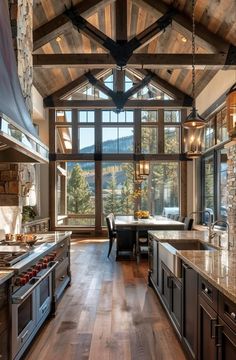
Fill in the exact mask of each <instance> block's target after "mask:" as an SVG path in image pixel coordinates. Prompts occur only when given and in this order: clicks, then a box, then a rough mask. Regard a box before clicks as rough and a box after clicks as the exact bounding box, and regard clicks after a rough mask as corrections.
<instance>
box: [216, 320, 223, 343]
mask: <svg viewBox="0 0 236 360" xmlns="http://www.w3.org/2000/svg"><path fill="white" fill-rule="evenodd" d="M222 329H223V325H215V335H216V336H215V346H216V347H221V346H222Z"/></svg>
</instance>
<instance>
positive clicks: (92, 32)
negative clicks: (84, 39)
mask: <svg viewBox="0 0 236 360" xmlns="http://www.w3.org/2000/svg"><path fill="white" fill-rule="evenodd" d="M65 15H66V16H67V17H68V19H69V20H70V21H71V23H72V25H73V26H74V27H75V28H76V29H77V30H78V31H79V32H82V33H83V34H85V35H86V36H88V37H89V38H90V39H92V40H94V41H95V42H96V43H98V44H99V45H100V46H101V47H103V48H104V49H105V50H108V51H110V52H113V51H114V50H115V49H116V47H117V44H116V42H115V41H114V40H113V39H111V38H110V37H109V36H107V35H106V34H104V33H103V32H102V31H100V30H99V29H98V28H97V27H95V26H93V25H92V24H91V23H90V22H88V21H87V20H86V19H84V18H83V17H82V16H80V15H79V14H78V12H77V11H76V10H75V8H74V7H71V8H69V9H67V10H66V11H65Z"/></svg>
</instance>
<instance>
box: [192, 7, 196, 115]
mask: <svg viewBox="0 0 236 360" xmlns="http://www.w3.org/2000/svg"><path fill="white" fill-rule="evenodd" d="M194 9H195V0H192V85H193V87H192V97H193V108H194V109H195V108H196V100H195V16H194Z"/></svg>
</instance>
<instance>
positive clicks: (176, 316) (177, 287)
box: [170, 277, 182, 333]
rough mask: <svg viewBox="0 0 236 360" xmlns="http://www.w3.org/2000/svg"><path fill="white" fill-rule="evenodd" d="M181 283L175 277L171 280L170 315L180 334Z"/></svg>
mask: <svg viewBox="0 0 236 360" xmlns="http://www.w3.org/2000/svg"><path fill="white" fill-rule="evenodd" d="M181 293H182V286H181V282H180V281H179V280H177V279H176V278H175V277H172V279H171V293H170V297H171V299H170V313H171V316H172V319H173V320H174V323H175V325H176V327H177V330H178V331H179V333H181V298H182V296H181Z"/></svg>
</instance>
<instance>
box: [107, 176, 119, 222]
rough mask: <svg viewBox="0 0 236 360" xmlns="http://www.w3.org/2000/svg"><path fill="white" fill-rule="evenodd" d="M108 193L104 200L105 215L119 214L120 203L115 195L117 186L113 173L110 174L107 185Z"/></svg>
mask: <svg viewBox="0 0 236 360" xmlns="http://www.w3.org/2000/svg"><path fill="white" fill-rule="evenodd" d="M108 191H109V193H108V195H107V196H106V198H105V199H104V200H105V201H104V212H105V214H106V215H107V214H109V213H111V212H112V213H113V214H116V213H119V210H120V201H119V197H118V195H117V184H116V177H115V173H114V171H113V173H112V176H111V180H110V181H109V183H108Z"/></svg>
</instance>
